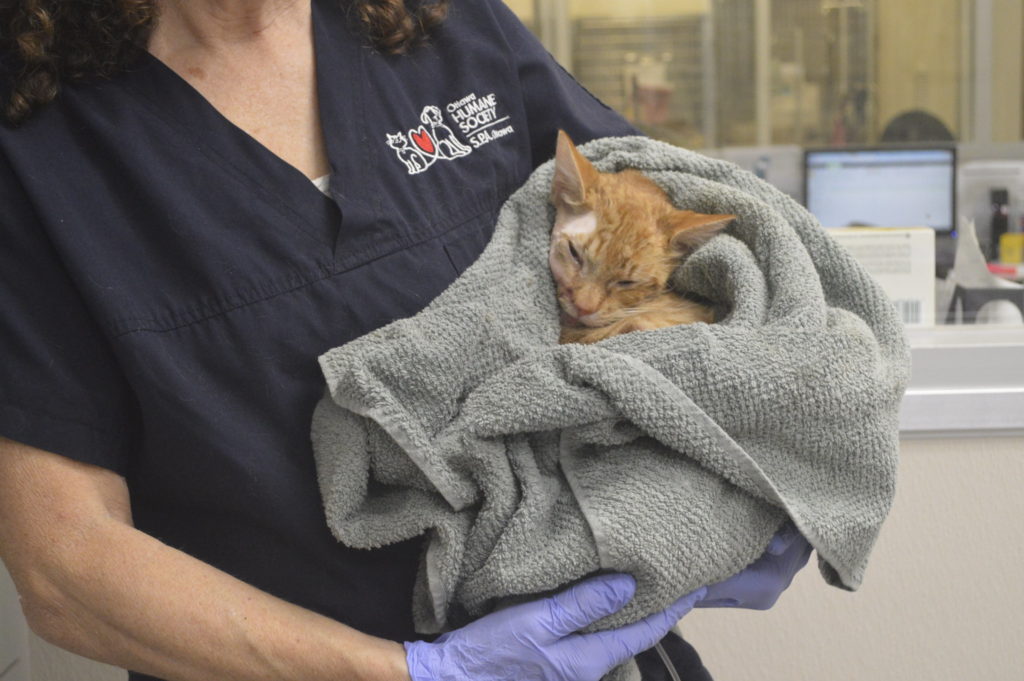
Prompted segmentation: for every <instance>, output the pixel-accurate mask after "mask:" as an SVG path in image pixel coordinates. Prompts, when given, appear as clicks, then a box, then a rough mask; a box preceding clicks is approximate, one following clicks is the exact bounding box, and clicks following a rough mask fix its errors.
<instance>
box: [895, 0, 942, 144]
mask: <svg viewBox="0 0 1024 681" xmlns="http://www.w3.org/2000/svg"><path fill="white" fill-rule="evenodd" d="M875 7H876V15H875V18H876V24H875V26H876V30H877V33H876V40H877V45H878V50H877V53H876V58H877V61H876V64H877V74H878V92H877V96H878V99H877V102H876V107H877V108H876V110H875V111H876V121H875V126H876V130H877V131H878V133H879V135H880V134H881V132H882V130H883V129H884V128H885V125H886V123H887V122H888V121H889V120H890V119H892V118H893V117H894V116H896V115H898V114H900V113H902V112H904V111H907V110H909V109H925V110H927V111H929V112H930V113H932V114H933V115H936V116H938V117H939V119H941V120H942V122H943V123H945V124H946V127H947V128H949V129H950V130H951V131H952V132H953V134H954V135H956V134H957V132H958V130H960V127H961V121H960V120H959V111H960V88H959V82H960V77H961V74H960V0H900V2H891V1H889V2H887V1H886V0H879V1H878V2H876V3H875Z"/></svg>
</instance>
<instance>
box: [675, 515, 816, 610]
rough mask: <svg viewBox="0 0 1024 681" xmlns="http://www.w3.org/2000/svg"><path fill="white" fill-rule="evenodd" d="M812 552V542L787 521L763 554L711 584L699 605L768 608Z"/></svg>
mask: <svg viewBox="0 0 1024 681" xmlns="http://www.w3.org/2000/svg"><path fill="white" fill-rule="evenodd" d="M810 556H811V545H810V544H808V543H807V540H806V539H804V537H803V535H802V534H800V532H799V531H798V530H797V529H796V528H795V527H793V524H792V523H786V526H785V527H784V528H783V529H781V530H780V531H779V533H778V534H776V535H775V536H774V537H772V541H771V543H769V544H768V548H767V549H766V550H765V552H764V555H763V556H761V557H760V558H758V559H757V560H756V561H754V562H753V563H751V564H750V565H748V566H747V567H746V568H745V569H744V570H743V571H742V572H739V573H737V574H735V575H733V576H732V577H730V578H728V579H726V580H723V581H721V582H718V583H717V584H712V585H711V586H709V587H707V595H706V596H705V597H704V598H703V599H702V600H701V601H700V602H698V603H697V604H696V606H695V607H698V608H749V609H751V610H767V609H768V608H770V607H772V606H773V605H775V601H777V600H778V598H779V596H781V595H782V592H783V591H785V590H786V589H787V588H789V585H790V583H791V582H792V581H793V577H794V576H796V573H797V572H799V571H800V569H801V568H803V566H804V565H806V564H807V559H808V558H810Z"/></svg>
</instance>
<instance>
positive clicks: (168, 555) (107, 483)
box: [0, 438, 409, 681]
mask: <svg viewBox="0 0 1024 681" xmlns="http://www.w3.org/2000/svg"><path fill="white" fill-rule="evenodd" d="M129 507H130V502H129V497H128V492H127V487H126V485H125V482H124V479H123V478H121V477H120V476H118V475H117V474H115V473H113V472H111V471H108V470H105V469H102V468H97V467H95V466H90V465H87V464H81V463H78V462H75V461H71V460H69V459H65V458H64V457H60V456H58V455H56V454H53V453H50V452H46V451H43V450H40V449H35V448H33V447H28V446H25V445H22V444H19V443H16V442H11V441H10V440H4V439H3V438H0V558H2V559H3V561H4V563H5V564H6V566H7V568H8V571H9V572H10V573H11V576H12V577H13V578H14V582H15V585H16V586H17V588H18V592H19V594H20V595H21V598H22V607H23V609H24V610H25V615H26V617H27V619H28V621H29V625H30V626H31V627H32V629H33V630H34V631H35V632H36V633H38V634H39V635H40V636H42V637H43V638H45V639H47V640H50V641H51V642H53V643H55V644H56V645H59V646H61V647H63V648H66V649H68V650H71V651H73V652H77V653H79V654H81V655H85V656H87V657H91V658H93V659H96V660H100V661H103V662H107V663H110V664H114V665H117V666H121V667H125V668H128V669H133V670H136V671H140V672H143V673H146V674H150V675H152V676H157V677H160V678H164V679H169V680H170V681H211V680H212V679H217V680H218V681H263V680H266V681H271V680H273V681H290V680H291V679H295V680H296V681H298V680H301V681H319V680H320V679H323V680H325V681H326V680H328V679H329V680H330V681H344V680H347V679H351V680H353V681H362V680H363V679H367V680H369V679H373V680H379V681H408V678H409V677H408V672H407V669H406V664H405V652H404V649H403V648H402V646H401V644H398V643H395V642H392V641H385V640H382V639H378V638H374V637H371V636H367V635H365V634H362V633H360V632H358V631H356V630H354V629H352V628H350V627H347V626H345V625H343V624H340V623H339V622H336V621H334V620H331V619H329V618H327V617H323V616H321V615H318V614H316V613H313V612H311V611H309V610H305V609H303V608H300V607H297V606H295V605H292V604H290V603H287V602H285V601H283V600H281V599H278V598H275V597H273V596H270V595H268V594H266V593H264V592H262V591H260V590H258V589H256V588H254V587H252V586H249V585H248V584H246V583H244V582H242V581H240V580H238V579H235V578H234V577H232V576H230V575H228V574H226V573H224V572H222V571H220V570H217V569H216V568H213V567H211V566H210V565H207V564H206V563H203V562H201V561H199V560H196V559H195V558H192V557H191V556H189V555H186V554H185V553H183V552H181V551H178V550H176V549H173V548H171V547H169V546H167V545H165V544H162V543H161V542H159V541H157V540H156V539H154V538H153V537H151V536H149V535H147V534H144V533H143V532H140V531H138V530H137V529H135V528H134V527H133V526H132V519H131V512H130V510H129ZM297 578H301V576H297ZM353 588H358V585H353Z"/></svg>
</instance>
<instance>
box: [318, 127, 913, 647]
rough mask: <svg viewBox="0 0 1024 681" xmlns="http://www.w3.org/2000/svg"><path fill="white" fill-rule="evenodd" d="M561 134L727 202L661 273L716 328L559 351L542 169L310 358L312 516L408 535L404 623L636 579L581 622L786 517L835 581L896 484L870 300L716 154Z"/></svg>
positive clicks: (383, 540)
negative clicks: (490, 223)
mask: <svg viewBox="0 0 1024 681" xmlns="http://www.w3.org/2000/svg"><path fill="white" fill-rule="evenodd" d="M580 150H581V151H582V152H583V154H584V155H586V156H587V157H588V158H590V159H591V160H592V161H593V162H594V164H595V165H596V166H597V168H598V169H599V170H602V171H606V172H607V171H614V170H620V169H623V168H638V169H640V170H641V171H643V172H645V173H646V174H647V175H648V176H649V177H651V178H652V179H653V180H654V181H655V182H657V183H658V184H659V185H661V186H662V187H663V188H664V189H665V190H666V191H667V192H668V194H669V196H670V197H671V198H672V200H673V202H674V203H675V204H676V205H677V206H678V207H679V208H684V209H690V210H695V211H699V212H703V213H732V214H735V215H737V216H738V219H737V220H736V221H735V222H734V223H733V224H732V225H730V227H729V228H728V229H727V230H726V232H725V233H724V234H722V235H720V236H718V237H716V238H714V239H713V240H712V241H711V242H709V243H708V244H707V245H706V246H704V247H703V248H701V249H700V250H698V251H697V252H696V253H695V254H694V255H692V256H691V257H690V258H689V259H688V260H687V261H686V262H685V263H684V264H683V265H682V266H681V267H680V268H679V269H678V271H677V272H676V273H675V275H674V278H673V282H674V284H675V285H676V286H677V287H678V288H680V289H682V290H687V291H692V292H695V293H698V294H700V295H702V296H704V297H706V298H708V299H710V300H712V301H714V303H715V305H716V307H717V313H718V317H717V319H718V320H719V321H718V322H717V323H715V324H711V325H708V324H703V323H698V324H691V325H684V326H676V327H671V328H666V329H659V330H655V331H645V332H635V333H630V334H626V335H623V336H618V337H615V338H611V339H608V340H606V341H602V342H601V343H597V344H594V345H585V346H584V345H562V346H560V345H558V343H557V339H558V331H559V329H558V307H557V303H556V301H555V294H554V284H553V281H552V279H551V275H550V273H549V270H548V260H547V252H548V242H549V237H550V231H551V226H552V221H553V216H554V212H553V209H552V208H551V207H550V206H549V204H548V195H549V192H550V186H551V176H552V172H553V164H552V163H550V162H549V163H547V164H545V165H543V166H541V167H540V168H539V169H538V170H537V171H536V172H535V173H534V174H533V175H532V177H531V178H530V180H529V181H528V182H527V183H526V184H525V185H524V186H523V187H522V188H521V189H520V190H519V191H518V192H516V193H515V194H514V195H513V196H512V197H511V198H510V199H509V200H508V202H507V203H506V205H505V206H504V208H503V210H502V212H501V214H500V216H499V219H498V223H497V226H496V229H495V232H494V235H493V237H492V239H491V241H490V243H489V244H488V246H487V248H486V250H485V251H484V252H483V254H482V255H481V256H480V258H479V259H478V260H477V261H476V262H475V263H474V264H473V265H472V266H471V267H470V268H469V269H468V270H466V272H464V273H463V275H462V276H461V277H460V278H459V279H458V280H456V281H455V282H454V283H453V284H452V285H451V286H450V287H449V288H448V289H447V290H446V291H445V292H444V293H443V294H442V295H440V296H439V297H438V298H437V299H435V300H434V301H433V302H432V303H431V304H430V305H429V306H428V307H427V308H426V309H424V310H423V311H422V312H421V313H419V314H418V315H416V316H414V317H412V318H409V319H405V320H400V321H397V322H394V323H392V324H390V325H388V326H385V327H383V328H381V329H379V330H377V331H375V332H373V333H371V334H368V335H366V336H364V337H362V338H359V339H356V340H354V341H352V342H351V343H348V344H346V345H344V346H342V347H340V348H335V349H333V350H331V351H329V352H327V353H325V354H324V355H323V356H322V357H321V358H320V363H321V366H322V368H323V372H324V375H325V377H326V379H327V386H328V389H329V394H328V395H327V396H326V397H325V399H324V400H323V401H321V403H320V404H319V405H318V407H317V409H316V412H315V415H314V420H313V431H312V437H313V444H314V450H315V453H316V460H317V467H318V473H319V477H320V485H321V491H322V494H323V499H324V504H325V509H326V514H327V520H328V524H329V525H330V528H331V530H332V531H333V532H334V534H335V535H336V536H337V538H338V539H339V540H340V541H342V542H344V543H345V544H347V545H350V546H354V547H364V548H373V547H379V546H383V545H387V544H391V543H394V542H398V541H401V540H404V539H407V538H410V537H414V536H417V535H420V534H422V533H426V534H427V537H428V541H427V548H426V551H425V554H424V557H423V561H422V565H421V570H420V575H419V580H418V583H417V585H416V590H415V603H414V604H413V607H414V615H415V621H416V625H417V627H418V628H419V629H420V630H421V631H423V632H437V631H442V630H444V629H446V628H450V627H456V626H459V625H460V624H462V623H464V622H465V621H466V620H467V619H468V618H472V617H476V616H479V615H481V614H484V613H486V612H488V611H489V610H490V609H492V608H494V607H495V606H496V605H497V604H499V603H501V602H503V601H504V599H507V598H510V597H511V598H515V597H520V596H521V597H528V596H530V595H536V594H541V593H546V592H549V591H550V590H553V589H557V588H559V587H561V586H563V585H566V584H568V583H570V582H573V581H575V580H577V579H579V578H581V577H583V576H585V575H587V574H589V573H592V572H594V571H596V570H602V569H603V570H611V571H623V572H628V573H630V574H632V575H634V576H635V577H636V579H637V584H638V588H637V595H636V597H635V598H634V600H633V602H631V603H630V604H629V605H628V606H627V607H626V608H625V609H624V610H623V611H621V612H620V613H618V614H616V615H614V616H612V617H610V618H607V620H606V621H604V622H602V623H601V625H602V626H615V625H619V624H624V623H626V622H628V621H633V620H636V619H639V618H640V617H642V616H644V615H646V614H649V613H651V612H654V611H656V610H659V609H662V608H664V607H665V606H666V605H668V604H669V603H670V602H672V601H673V600H675V599H676V598H677V597H679V596H680V595H682V594H684V593H687V592H689V591H691V590H693V589H695V588H697V587H699V586H701V585H705V584H710V583H713V582H716V581H719V580H721V579H723V578H725V577H727V576H729V575H731V574H733V573H735V572H737V571H739V570H741V569H742V568H743V567H745V566H746V565H748V564H749V563H750V562H752V561H753V560H755V559H756V558H757V557H759V556H760V555H761V554H762V552H763V551H764V548H765V546H766V545H767V543H768V541H769V540H770V538H771V536H772V535H773V533H774V532H775V531H776V530H777V529H778V527H779V525H780V524H781V523H782V522H784V521H785V520H786V518H787V517H788V518H791V519H792V520H793V522H795V524H796V525H797V527H798V528H799V529H800V531H801V532H802V533H803V534H804V536H805V537H806V538H807V539H808V541H809V542H810V543H811V544H812V545H813V546H814V548H815V549H816V550H817V552H818V556H819V567H820V569H821V571H822V573H823V575H824V577H825V579H826V580H827V581H828V582H829V583H831V584H834V585H836V586H841V587H844V588H847V589H851V590H852V589H855V588H856V587H857V586H858V585H859V584H860V582H861V578H862V576H863V574H864V569H865V565H866V563H867V560H868V554H869V552H870V550H871V547H872V545H873V543H874V542H875V539H876V537H877V536H878V532H879V528H880V526H881V524H882V521H883V520H884V518H885V516H886V514H887V512H888V510H889V507H890V504H891V502H892V498H893V493H894V485H895V474H896V463H897V459H896V457H897V411H898V406H899V402H900V398H901V396H902V393H903V389H904V386H905V383H906V381H907V378H908V368H909V351H908V348H907V346H906V343H905V340H904V336H903V331H902V327H901V324H900V321H899V319H898V318H897V315H896V313H895V312H894V310H893V308H892V306H891V305H890V303H889V302H888V301H887V299H886V297H885V295H884V293H883V292H882V291H881V289H880V288H879V287H878V286H877V285H876V284H875V283H874V282H873V281H872V280H871V279H870V277H869V276H868V275H867V274H866V273H865V272H864V271H863V269H862V268H861V267H860V266H859V265H858V264H857V263H856V262H855V261H854V260H853V259H852V258H851V257H850V256H849V255H848V254H847V253H846V252H845V251H844V250H842V249H841V247H839V246H838V245H837V244H836V243H835V242H834V241H832V240H831V239H830V238H829V237H828V236H827V235H826V233H825V231H824V230H823V229H822V228H821V227H820V226H819V225H818V224H817V222H816V221H815V219H814V218H813V217H812V216H811V215H810V214H809V213H808V212H807V211H806V210H804V209H803V208H802V207H801V206H799V205H798V204H797V203H795V202H794V201H792V200H791V199H790V198H789V197H787V196H785V195H784V194H782V193H781V192H779V191H777V190H776V189H774V188H773V187H771V186H770V185H768V184H766V183H764V182H762V181H761V180H759V179H757V178H756V177H754V176H753V175H752V174H750V173H747V172H745V171H743V170H741V169H739V168H738V167H736V166H735V165H732V164H730V163H725V162H722V161H717V160H713V159H710V158H707V157H704V156H701V155H699V154H696V153H692V152H689V151H685V150H683V149H679V148H676V147H672V146H669V145H667V144H664V143H660V142H656V141H653V140H649V139H646V138H639V137H627V138H606V139H601V140H596V141H593V142H590V143H589V144H586V145H583V146H581V147H580Z"/></svg>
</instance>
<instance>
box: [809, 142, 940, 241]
mask: <svg viewBox="0 0 1024 681" xmlns="http://www.w3.org/2000/svg"><path fill="white" fill-rule="evenodd" d="M955 183H956V151H955V150H954V149H953V148H952V147H948V148H932V149H921V148H919V149H901V148H879V149H865V148H861V149H857V148H843V149H808V150H807V151H806V153H805V154H804V197H805V200H806V204H807V209H808V210H809V211H811V213H813V214H814V216H815V217H817V218H818V221H819V222H821V224H822V225H824V226H825V227H856V226H874V227H922V226H923V227H931V228H933V229H935V230H936V231H938V232H951V231H952V230H953V227H954V225H955V222H954V215H955V214H956V209H955V205H954V204H955V200H956V186H955Z"/></svg>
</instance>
